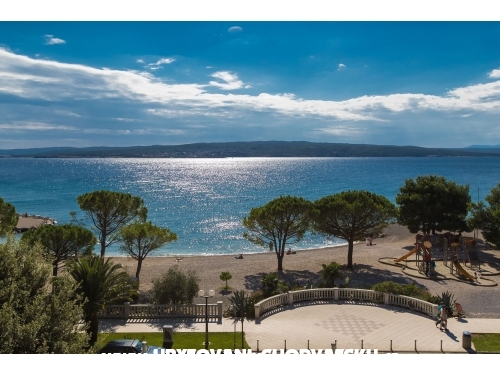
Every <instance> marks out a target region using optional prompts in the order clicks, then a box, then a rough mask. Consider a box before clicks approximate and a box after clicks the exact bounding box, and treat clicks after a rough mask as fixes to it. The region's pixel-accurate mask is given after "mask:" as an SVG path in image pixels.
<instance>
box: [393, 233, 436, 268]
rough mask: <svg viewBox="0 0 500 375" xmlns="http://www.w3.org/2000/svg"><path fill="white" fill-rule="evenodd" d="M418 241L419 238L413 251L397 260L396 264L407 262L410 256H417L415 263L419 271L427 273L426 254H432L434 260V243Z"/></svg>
mask: <svg viewBox="0 0 500 375" xmlns="http://www.w3.org/2000/svg"><path fill="white" fill-rule="evenodd" d="M418 239H419V238H418V237H417V242H416V245H415V247H414V248H413V249H412V250H410V251H409V252H408V253H407V254H405V255H403V256H402V257H400V258H398V259H395V260H394V262H395V263H399V262H402V261H403V260H407V259H408V258H409V257H410V256H412V255H413V254H415V255H416V258H415V263H416V266H417V268H418V270H419V271H420V272H424V273H425V272H426V271H427V270H426V267H425V254H426V253H427V254H429V253H430V255H431V259H432V251H431V248H432V243H431V242H430V241H424V242H418Z"/></svg>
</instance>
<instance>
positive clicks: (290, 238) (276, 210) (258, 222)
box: [243, 195, 312, 271]
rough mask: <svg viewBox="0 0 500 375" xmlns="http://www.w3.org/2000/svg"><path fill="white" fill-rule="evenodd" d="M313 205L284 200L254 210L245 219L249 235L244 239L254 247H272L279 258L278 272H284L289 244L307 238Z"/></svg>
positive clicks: (244, 224)
mask: <svg viewBox="0 0 500 375" xmlns="http://www.w3.org/2000/svg"><path fill="white" fill-rule="evenodd" d="M311 208H312V203H311V202H310V201H308V200H306V199H304V198H299V197H292V196H290V195H288V196H281V197H279V198H276V199H273V200H272V201H270V202H269V203H267V204H265V205H264V206H262V207H256V208H252V209H251V210H250V214H249V215H248V217H245V218H244V219H243V226H244V227H245V228H246V229H247V231H246V232H245V233H244V234H243V236H244V237H245V238H246V239H247V240H249V241H250V242H252V243H255V244H257V245H260V246H263V247H266V246H269V247H271V246H270V243H272V245H273V246H272V247H273V249H274V251H275V253H276V257H277V258H278V271H282V270H283V256H284V255H285V247H286V245H287V243H296V242H298V241H300V240H301V239H302V238H304V235H305V233H306V231H307V229H308V228H309V223H310V217H309V213H310V210H311Z"/></svg>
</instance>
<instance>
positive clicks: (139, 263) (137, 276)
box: [135, 258, 142, 281]
mask: <svg viewBox="0 0 500 375" xmlns="http://www.w3.org/2000/svg"><path fill="white" fill-rule="evenodd" d="M141 267H142V259H141V258H139V259H137V271H135V277H136V278H137V281H139V274H140V273H141Z"/></svg>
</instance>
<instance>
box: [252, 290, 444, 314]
mask: <svg viewBox="0 0 500 375" xmlns="http://www.w3.org/2000/svg"><path fill="white" fill-rule="evenodd" d="M324 300H334V301H339V300H348V301H363V302H372V303H381V304H386V305H395V306H402V307H406V308H409V309H412V310H416V311H419V312H422V313H424V314H427V315H429V316H436V315H437V308H438V306H437V305H436V304H433V303H430V302H426V301H422V300H419V299H417V298H413V297H408V296H401V295H395V294H391V293H382V292H376V291H374V290H369V289H354V288H320V289H305V290H296V291H291V292H288V293H284V294H279V295H276V296H272V297H269V298H266V299H265V300H262V301H260V302H258V303H256V304H255V318H256V319H258V318H260V317H261V316H262V315H263V314H264V313H266V312H268V311H272V310H275V309H277V308H280V307H282V306H284V305H293V304H294V303H299V302H304V301H324Z"/></svg>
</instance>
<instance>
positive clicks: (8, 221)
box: [0, 198, 18, 236]
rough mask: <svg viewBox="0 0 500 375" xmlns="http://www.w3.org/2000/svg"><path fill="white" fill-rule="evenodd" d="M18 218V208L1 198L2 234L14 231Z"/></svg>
mask: <svg viewBox="0 0 500 375" xmlns="http://www.w3.org/2000/svg"><path fill="white" fill-rule="evenodd" d="M17 220H18V218H17V214H16V208H15V207H14V206H13V205H12V204H10V203H7V202H5V201H4V200H3V199H2V198H0V236H3V235H5V234H7V233H10V232H12V230H13V229H14V228H15V227H16V225H17Z"/></svg>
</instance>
